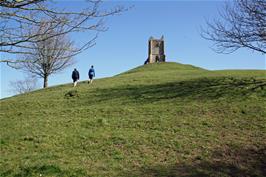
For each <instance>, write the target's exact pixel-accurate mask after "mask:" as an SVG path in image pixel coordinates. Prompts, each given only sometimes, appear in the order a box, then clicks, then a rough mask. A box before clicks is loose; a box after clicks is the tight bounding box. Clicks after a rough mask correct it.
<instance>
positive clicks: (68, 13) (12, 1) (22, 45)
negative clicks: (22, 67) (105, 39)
mask: <svg viewBox="0 0 266 177" xmlns="http://www.w3.org/2000/svg"><path fill="white" fill-rule="evenodd" d="M77 3H78V2H77ZM102 3H103V2H102V0H87V1H86V4H87V5H86V7H85V8H84V9H83V10H76V11H72V10H66V9H64V7H62V8H60V7H59V6H56V4H55V2H52V1H49V0H1V1H0V36H1V39H0V54H1V53H2V54H4V53H6V54H7V55H6V56H5V58H2V59H0V62H6V63H7V64H8V65H11V66H14V64H16V63H19V62H31V61H29V60H28V59H27V60H21V59H15V57H14V56H13V55H12V54H16V55H17V54H30V53H29V50H28V46H30V45H29V44H30V43H36V42H39V40H40V39H41V40H45V38H43V37H41V38H38V36H46V37H47V38H52V37H54V36H53V35H46V34H49V32H51V31H52V30H53V29H54V28H57V27H58V26H61V27H62V30H61V32H60V33H56V34H54V35H56V36H60V35H64V34H72V33H83V32H95V33H93V36H90V37H88V39H87V40H84V41H83V42H81V41H79V43H82V44H80V46H79V51H80V52H81V51H83V50H86V49H87V48H89V47H91V46H92V45H94V43H95V39H96V37H97V34H98V32H102V31H105V30H106V27H105V26H104V23H103V19H104V18H105V17H107V16H111V15H115V14H119V13H120V12H122V11H124V10H126V9H124V8H123V7H121V6H116V7H114V8H113V9H108V10H104V8H103V6H102ZM44 23H47V24H44ZM51 24H52V25H51ZM43 25H45V26H49V28H47V29H46V30H44V31H41V33H40V32H38V31H33V29H37V28H40V26H43ZM90 34H91V33H90ZM77 53H78V52H76V54H77ZM7 57H9V58H7Z"/></svg>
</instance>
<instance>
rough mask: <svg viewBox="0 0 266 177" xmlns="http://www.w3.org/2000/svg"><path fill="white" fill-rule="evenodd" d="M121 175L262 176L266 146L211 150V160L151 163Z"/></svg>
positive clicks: (182, 176)
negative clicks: (155, 164)
mask: <svg viewBox="0 0 266 177" xmlns="http://www.w3.org/2000/svg"><path fill="white" fill-rule="evenodd" d="M120 176H142V177H155V176H158V177H159V176H164V177H216V176H232V177H251V176H252V177H255V176H256V177H264V176H266V147H264V148H259V149H256V148H247V149H237V150H231V149H228V148H227V149H223V150H221V151H216V152H214V153H213V155H212V157H211V158H210V160H200V159H198V158H196V159H194V160H192V161H191V163H189V164H186V163H181V164H176V165H172V166H163V165H161V166H160V165H158V166H152V167H147V168H141V169H138V170H136V171H133V172H128V173H122V174H120Z"/></svg>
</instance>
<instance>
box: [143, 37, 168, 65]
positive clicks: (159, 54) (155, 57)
mask: <svg viewBox="0 0 266 177" xmlns="http://www.w3.org/2000/svg"><path fill="white" fill-rule="evenodd" d="M155 62H165V54H164V38H163V36H162V37H161V39H154V38H153V37H150V39H149V54H148V59H147V60H146V62H145V64H148V63H155Z"/></svg>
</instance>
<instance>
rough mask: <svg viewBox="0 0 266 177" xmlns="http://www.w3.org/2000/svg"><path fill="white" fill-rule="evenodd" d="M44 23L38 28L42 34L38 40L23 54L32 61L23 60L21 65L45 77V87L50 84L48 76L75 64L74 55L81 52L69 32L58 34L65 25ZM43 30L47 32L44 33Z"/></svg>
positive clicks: (30, 71)
mask: <svg viewBox="0 0 266 177" xmlns="http://www.w3.org/2000/svg"><path fill="white" fill-rule="evenodd" d="M43 24H44V25H43V26H40V28H39V29H37V30H36V31H37V33H36V34H38V33H41V34H42V35H37V36H36V37H35V38H37V39H36V41H35V42H34V43H30V44H31V45H27V50H25V51H26V52H28V53H25V54H24V55H23V56H24V60H25V61H32V62H22V63H21V64H20V67H21V68H22V69H23V70H24V71H26V72H28V73H30V74H32V75H34V76H38V77H41V78H43V87H44V88H45V87H47V86H48V77H49V76H50V75H51V74H55V73H57V72H60V71H62V70H64V69H65V68H66V67H68V66H70V65H71V64H73V62H74V60H73V56H74V55H75V54H76V53H77V52H79V49H75V48H74V46H73V42H72V41H71V40H70V39H69V38H67V34H61V35H57V34H58V33H62V30H64V28H63V27H56V28H51V27H50V25H49V26H46V25H47V23H43ZM47 29H48V30H47ZM43 31H47V33H46V34H43ZM50 36H52V37H50Z"/></svg>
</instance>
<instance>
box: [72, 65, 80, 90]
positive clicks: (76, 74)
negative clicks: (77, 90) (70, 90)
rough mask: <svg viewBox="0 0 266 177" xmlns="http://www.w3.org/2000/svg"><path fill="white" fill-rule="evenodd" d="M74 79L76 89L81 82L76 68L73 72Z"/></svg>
mask: <svg viewBox="0 0 266 177" xmlns="http://www.w3.org/2000/svg"><path fill="white" fill-rule="evenodd" d="M72 79H73V87H76V85H77V83H78V80H79V72H78V70H77V69H76V68H75V69H74V71H73V72H72Z"/></svg>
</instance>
